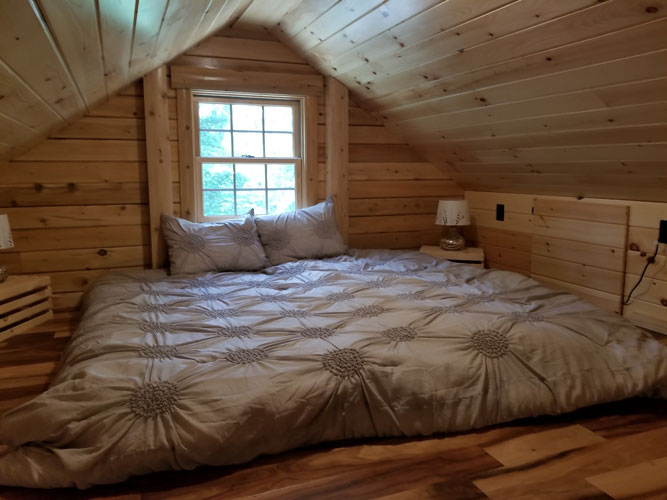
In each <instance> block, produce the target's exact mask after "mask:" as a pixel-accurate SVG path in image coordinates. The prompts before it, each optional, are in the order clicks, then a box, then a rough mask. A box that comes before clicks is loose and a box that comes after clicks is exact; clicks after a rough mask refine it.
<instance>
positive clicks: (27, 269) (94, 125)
mask: <svg viewBox="0 0 667 500" xmlns="http://www.w3.org/2000/svg"><path fill="white" fill-rule="evenodd" d="M0 211H2V212H6V213H8V214H9V220H10V225H11V227H12V232H13V234H14V239H15V243H16V247H15V248H14V249H12V250H11V251H5V252H3V253H2V255H1V256H0V259H2V261H3V262H5V263H7V264H8V265H9V269H10V272H12V273H30V274H48V275H50V276H51V278H52V282H53V292H54V295H53V302H54V309H55V312H56V315H55V319H54V321H53V322H51V324H46V325H44V326H42V327H40V329H42V330H45V329H48V328H56V329H62V330H64V331H66V330H68V329H69V328H70V326H71V325H72V324H73V323H74V322H76V319H77V315H78V309H79V304H80V300H81V296H82V295H83V292H84V290H85V289H86V288H87V286H88V285H89V283H90V282H91V281H92V280H93V279H95V278H96V277H97V276H99V275H101V274H103V273H104V272H106V271H107V270H109V269H124V268H135V267H138V268H141V267H144V266H146V265H149V264H150V236H149V231H148V184H147V177H146V147H145V129H144V103H143V98H142V94H141V90H140V86H137V85H132V86H130V87H128V88H126V89H124V90H123V91H122V92H121V93H120V94H119V95H118V96H116V97H114V98H112V99H111V100H110V101H108V102H107V103H105V104H103V105H101V106H98V107H97V108H95V109H94V110H93V111H91V112H90V113H88V114H87V115H86V116H84V117H83V118H81V119H80V120H78V121H77V122H75V123H73V124H72V125H71V126H69V127H67V128H65V129H62V130H60V131H59V132H56V133H53V134H51V136H50V137H49V139H48V140H46V141H45V142H42V143H41V144H40V145H38V146H37V147H35V148H34V149H32V150H30V151H29V152H27V153H25V154H23V155H22V156H20V157H18V158H17V159H16V160H14V161H11V162H9V163H7V164H4V165H1V166H0Z"/></svg>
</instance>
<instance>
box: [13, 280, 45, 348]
mask: <svg viewBox="0 0 667 500" xmlns="http://www.w3.org/2000/svg"><path fill="white" fill-rule="evenodd" d="M52 317H53V306H52V303H51V278H50V277H48V276H27V275H22V276H10V277H9V279H7V281H5V282H4V283H0V341H4V340H6V339H8V338H9V337H13V336H14V335H18V334H19V333H23V332H25V331H27V330H29V329H31V328H33V327H35V326H37V325H39V324H41V323H43V322H45V321H46V320H49V319H51V318H52Z"/></svg>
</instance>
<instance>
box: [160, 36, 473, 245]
mask: <svg viewBox="0 0 667 500" xmlns="http://www.w3.org/2000/svg"><path fill="white" fill-rule="evenodd" d="M172 65H173V66H178V67H179V68H184V67H187V66H196V67H209V68H217V69H223V70H231V71H243V72H245V71H252V72H255V73H256V74H258V75H262V74H263V75H270V74H274V73H279V72H285V71H288V72H291V73H293V74H302V75H306V76H307V75H314V74H317V71H316V70H315V69H313V68H312V67H311V66H309V65H308V64H307V63H306V62H305V61H304V60H303V59H302V58H301V57H299V56H298V55H296V54H295V53H294V52H292V51H291V50H290V49H288V48H287V47H286V46H285V45H283V44H282V43H281V42H279V41H277V40H276V39H275V38H273V36H272V35H271V34H269V33H266V32H256V31H246V30H224V31H223V32H221V33H219V34H217V35H216V36H214V37H211V38H209V39H207V40H205V41H203V42H202V43H200V44H199V45H197V46H196V47H194V48H193V49H191V50H189V51H187V52H186V53H185V54H184V55H183V56H181V57H179V58H177V59H175V60H174V61H173V63H172ZM318 100H319V102H318V109H319V112H318V151H319V152H318V157H319V169H318V188H317V195H318V196H317V200H318V201H321V200H323V199H324V198H325V196H326V192H327V189H326V161H327V139H326V137H327V125H326V113H325V109H326V100H325V97H319V98H318ZM173 117H174V118H175V114H174V115H173ZM348 137H349V145H348V152H349V166H348V192H349V232H350V235H349V244H350V246H351V247H365V248H370V247H374V248H378V247H383V248H416V247H419V246H420V245H422V244H431V243H434V242H435V241H437V240H438V239H439V237H440V230H441V228H439V227H438V226H436V225H435V224H434V222H433V221H434V220H435V210H436V207H437V202H438V199H440V198H442V197H445V196H457V195H458V196H463V191H462V190H461V189H460V188H458V186H457V185H456V184H455V183H454V182H453V181H452V180H451V178H450V176H449V175H447V174H445V173H443V172H442V171H441V170H440V169H439V168H438V167H436V166H435V165H433V164H431V163H428V162H427V161H426V160H424V159H423V158H422V157H421V156H419V155H418V154H417V153H415V152H414V151H413V150H412V148H411V147H410V146H408V145H407V144H406V142H405V141H404V140H402V139H401V138H398V137H396V136H395V135H394V134H392V133H391V132H389V130H388V129H387V128H385V127H384V126H383V125H382V124H381V123H380V122H379V121H378V120H377V119H375V118H373V117H372V116H370V115H369V114H368V113H366V112H365V111H363V110H362V109H361V108H359V106H357V105H356V104H355V103H353V102H350V106H349V116H348Z"/></svg>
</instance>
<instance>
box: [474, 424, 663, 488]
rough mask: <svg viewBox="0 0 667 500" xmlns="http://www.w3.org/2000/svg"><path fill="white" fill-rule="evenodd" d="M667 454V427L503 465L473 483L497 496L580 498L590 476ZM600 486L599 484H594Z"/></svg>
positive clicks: (589, 486) (588, 485)
mask: <svg viewBox="0 0 667 500" xmlns="http://www.w3.org/2000/svg"><path fill="white" fill-rule="evenodd" d="M664 456H667V427H661V428H658V429H655V430H652V431H648V432H643V433H639V434H633V435H630V436H622V437H619V438H615V439H611V440H608V441H605V442H603V443H600V444H598V445H594V446H587V447H585V448H580V449H578V450H574V451H569V452H564V453H562V454H560V455H557V456H556V457H552V458H549V459H546V460H544V461H541V462H535V463H533V464H530V465H529V466H517V467H503V468H500V469H498V470H495V471H492V472H491V473H486V476H487V477H481V478H479V479H477V480H475V481H474V484H475V485H476V486H477V487H478V488H479V489H480V490H482V491H483V492H484V493H485V494H486V495H488V496H490V497H491V498H494V499H499V500H500V499H511V500H520V499H532V498H535V494H536V492H538V491H539V493H540V498H544V499H551V498H553V499H555V498H580V495H581V492H584V491H590V490H591V486H592V485H591V484H590V483H589V482H587V481H586V478H587V477H590V476H594V475H596V474H602V473H604V472H610V471H613V470H616V469H621V468H624V467H628V466H631V465H635V464H638V463H641V462H644V461H648V460H655V459H658V458H661V457H664ZM595 489H597V488H595Z"/></svg>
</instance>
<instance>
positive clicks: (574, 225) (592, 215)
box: [530, 198, 630, 314]
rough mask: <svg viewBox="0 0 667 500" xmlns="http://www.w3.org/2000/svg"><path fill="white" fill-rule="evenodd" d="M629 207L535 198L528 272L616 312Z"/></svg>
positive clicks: (618, 310) (619, 309)
mask: <svg viewBox="0 0 667 500" xmlns="http://www.w3.org/2000/svg"><path fill="white" fill-rule="evenodd" d="M629 212H630V210H629V207H628V206H627V205H604V204H601V203H586V202H580V201H575V200H545V199H541V198H535V200H534V201H533V216H532V231H531V232H532V243H531V263H530V274H531V277H532V278H533V279H536V280H537V281H540V282H542V283H544V284H546V285H548V286H551V287H553V288H556V289H559V290H566V291H573V292H575V293H577V294H578V295H581V296H582V297H584V298H586V299H587V300H589V301H590V302H593V303H595V304H598V305H600V306H601V307H604V308H605V309H608V310H610V311H613V312H615V313H617V314H620V313H621V312H622V311H623V306H622V302H623V289H624V288H623V285H624V279H625V276H624V273H625V259H626V251H627V237H628V214H629Z"/></svg>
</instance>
